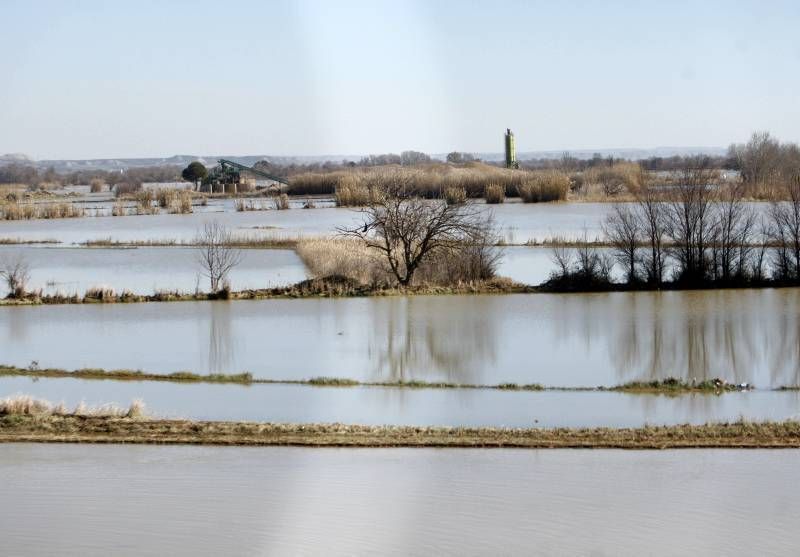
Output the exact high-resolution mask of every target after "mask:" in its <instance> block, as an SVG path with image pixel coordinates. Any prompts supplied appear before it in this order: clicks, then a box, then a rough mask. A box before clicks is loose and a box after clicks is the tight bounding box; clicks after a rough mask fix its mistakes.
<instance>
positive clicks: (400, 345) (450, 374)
mask: <svg viewBox="0 0 800 557" xmlns="http://www.w3.org/2000/svg"><path fill="white" fill-rule="evenodd" d="M490 299H491V298H489V297H486V296H476V297H475V299H474V301H473V303H470V304H447V303H441V302H442V301H443V300H442V299H440V298H435V297H410V298H393V299H389V300H386V301H385V303H380V304H371V306H370V309H371V323H372V328H371V335H370V340H369V353H370V354H372V355H373V357H372V362H373V365H372V374H373V377H374V378H375V379H376V380H389V381H409V380H413V379H424V380H427V381H431V380H439V381H441V380H443V381H447V382H452V383H474V382H479V378H480V377H481V375H482V372H483V371H484V369H485V368H486V366H492V367H493V366H494V365H495V363H496V352H497V340H498V337H497V334H496V331H495V327H493V323H495V322H496V320H497V318H498V316H496V315H493V313H494V309H495V308H496V306H495V305H494V304H492V303H491V301H490Z"/></svg>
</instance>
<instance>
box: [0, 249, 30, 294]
mask: <svg viewBox="0 0 800 557" xmlns="http://www.w3.org/2000/svg"><path fill="white" fill-rule="evenodd" d="M0 278H2V279H3V280H4V281H5V282H6V288H7V289H8V297H9V298H24V297H25V293H26V292H27V287H28V281H30V279H31V272H30V265H29V264H28V262H27V260H26V259H25V258H24V256H23V255H22V254H17V255H13V256H10V257H8V258H5V259H3V260H0Z"/></svg>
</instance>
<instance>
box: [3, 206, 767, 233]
mask: <svg viewBox="0 0 800 557" xmlns="http://www.w3.org/2000/svg"><path fill="white" fill-rule="evenodd" d="M268 201H269V200H268V199H267V200H266V202H268ZM304 202H305V198H302V197H299V198H294V199H293V205H292V207H293V209H292V210H289V211H275V210H268V211H252V212H236V211H235V209H234V206H233V203H234V202H233V200H231V199H222V200H213V201H209V205H208V206H207V207H200V206H198V207H195V211H196V212H195V213H193V214H188V215H169V214H160V215H139V216H126V217H96V218H95V217H85V218H73V219H53V220H34V221H0V238H19V239H22V240H29V241H30V240H58V241H60V242H64V243H68V244H71V243H81V242H86V241H89V240H101V239H112V240H116V241H145V240H149V241H165V240H177V241H190V240H192V239H193V238H194V237H195V236H196V234H197V231H198V229H200V228H202V226H203V224H204V223H206V222H209V221H212V220H213V221H217V222H220V223H221V224H224V225H225V226H226V227H229V228H230V229H232V230H234V231H235V232H236V233H237V234H245V235H248V234H249V235H253V236H261V237H263V236H271V237H275V236H277V237H291V238H295V237H298V236H321V235H331V234H334V233H335V232H336V228H337V227H339V226H351V225H355V224H356V223H358V222H360V221H361V219H360V215H359V212H358V210H357V209H347V208H334V207H327V208H326V207H325V206H324V205H325V204H324V203H321V204H320V206H319V207H320V208H317V209H309V210H302V209H299V208H298V209H297V210H294V208H297V207H300V206H302V203H304ZM92 205H96V206H97V211H96V212H97V214H105V211H106V210H110V209H108V208H109V207H111V202H109V201H97V202H93V203H87V204H86V207H87V208H91V206H92ZM753 206H754V207H755V208H756V210H757V211H758V212H761V211H765V210H766V208H767V207H768V206H769V205H768V204H766V203H754V204H753ZM490 210H491V211H492V213H493V214H494V217H495V221H496V223H497V226H498V228H499V231H500V236H501V238H502V240H503V241H505V242H506V243H509V244H522V243H526V242H541V241H543V240H546V239H553V238H560V239H568V240H578V239H582V238H583V237H584V236H585V237H586V238H588V239H589V240H595V239H597V238H599V237H601V236H602V223H603V221H604V220H605V218H606V216H607V215H608V214H609V213H610V212H611V211H612V210H613V205H612V204H611V203H534V204H526V203H520V202H518V201H512V202H508V203H504V204H502V205H492V206H491V209H490ZM88 212H90V213H91V211H88ZM259 227H261V228H259Z"/></svg>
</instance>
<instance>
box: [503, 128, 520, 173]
mask: <svg viewBox="0 0 800 557" xmlns="http://www.w3.org/2000/svg"><path fill="white" fill-rule="evenodd" d="M506 168H519V163H517V145H516V143H515V142H514V132H512V131H511V128H506Z"/></svg>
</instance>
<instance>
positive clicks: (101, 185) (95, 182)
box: [89, 178, 106, 193]
mask: <svg viewBox="0 0 800 557" xmlns="http://www.w3.org/2000/svg"><path fill="white" fill-rule="evenodd" d="M104 189H106V182H105V180H103V179H102V178H92V179H91V180H90V181H89V191H90V192H92V193H100V192H102V191H103V190H104Z"/></svg>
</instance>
